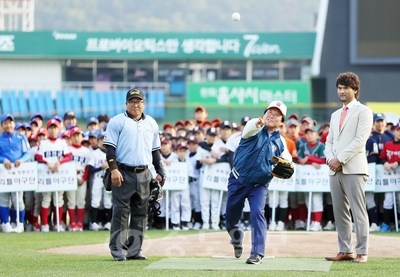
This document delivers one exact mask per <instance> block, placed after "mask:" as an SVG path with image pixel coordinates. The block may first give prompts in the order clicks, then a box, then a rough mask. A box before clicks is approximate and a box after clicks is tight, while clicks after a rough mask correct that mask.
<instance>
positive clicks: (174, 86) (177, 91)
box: [169, 81, 186, 96]
mask: <svg viewBox="0 0 400 277" xmlns="http://www.w3.org/2000/svg"><path fill="white" fill-rule="evenodd" d="M185 91H186V86H185V82H184V81H173V82H171V83H170V84H169V94H170V95H175V96H182V95H184V94H185Z"/></svg>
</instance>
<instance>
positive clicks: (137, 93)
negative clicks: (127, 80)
mask: <svg viewBox="0 0 400 277" xmlns="http://www.w3.org/2000/svg"><path fill="white" fill-rule="evenodd" d="M132 98H138V99H140V100H143V101H144V93H143V91H141V90H140V89H137V88H134V89H131V90H129V91H128V92H127V93H126V102H128V101H129V100H131V99H132Z"/></svg>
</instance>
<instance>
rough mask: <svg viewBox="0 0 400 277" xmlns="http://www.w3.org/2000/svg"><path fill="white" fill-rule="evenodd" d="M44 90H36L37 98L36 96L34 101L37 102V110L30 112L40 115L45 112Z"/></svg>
mask: <svg viewBox="0 0 400 277" xmlns="http://www.w3.org/2000/svg"><path fill="white" fill-rule="evenodd" d="M44 97H45V95H44V92H43V91H38V92H37V98H36V100H37V101H36V102H37V108H38V109H37V110H36V111H31V113H32V114H34V113H41V114H42V115H44V114H45V113H46V110H47V109H46V102H45V101H44Z"/></svg>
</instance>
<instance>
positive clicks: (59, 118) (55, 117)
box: [51, 115, 62, 123]
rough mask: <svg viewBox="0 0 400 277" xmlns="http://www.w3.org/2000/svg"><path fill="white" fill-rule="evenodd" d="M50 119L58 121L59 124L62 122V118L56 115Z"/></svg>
mask: <svg viewBox="0 0 400 277" xmlns="http://www.w3.org/2000/svg"><path fill="white" fill-rule="evenodd" d="M51 119H55V120H58V121H59V122H60V123H61V122H62V118H61V117H59V116H58V115H54V116H53V117H52V118H51Z"/></svg>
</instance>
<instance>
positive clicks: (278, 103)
mask: <svg viewBox="0 0 400 277" xmlns="http://www.w3.org/2000/svg"><path fill="white" fill-rule="evenodd" d="M269 108H277V109H279V110H280V111H281V113H282V115H283V116H286V112H287V107H286V105H285V104H283V102H282V101H272V102H271V103H269V106H268V108H267V109H269Z"/></svg>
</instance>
